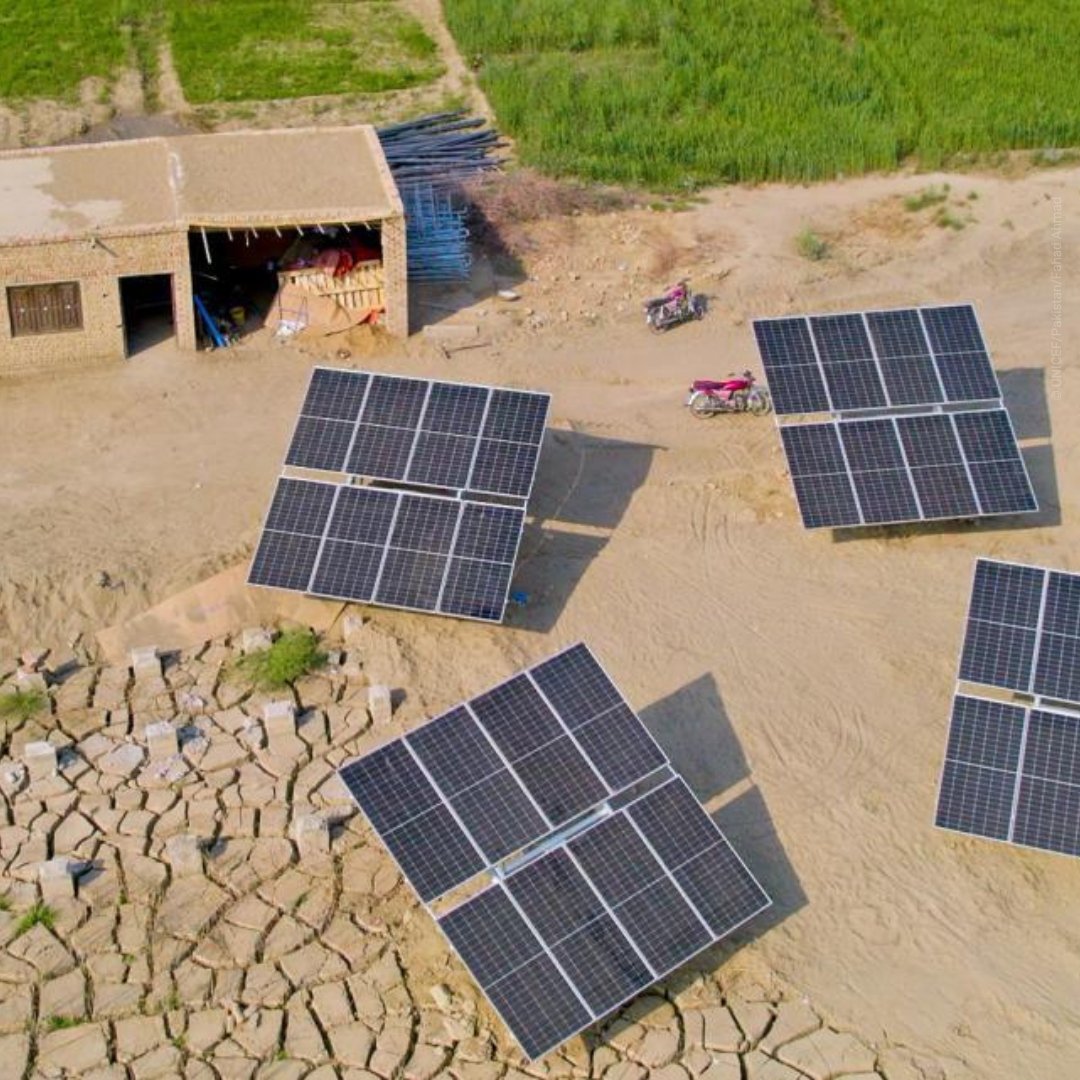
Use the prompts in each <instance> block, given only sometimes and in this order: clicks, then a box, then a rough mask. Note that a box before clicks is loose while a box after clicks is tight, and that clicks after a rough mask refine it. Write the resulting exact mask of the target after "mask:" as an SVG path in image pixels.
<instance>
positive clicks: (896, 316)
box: [866, 308, 930, 360]
mask: <svg viewBox="0 0 1080 1080" xmlns="http://www.w3.org/2000/svg"><path fill="white" fill-rule="evenodd" d="M866 323H867V326H868V327H869V330H870V337H871V339H872V340H873V342H874V348H875V349H876V351H877V355H878V357H879V358H880V359H882V360H885V359H887V358H888V359H892V358H897V357H919V356H927V357H928V356H929V355H930V345H929V343H928V342H927V340H926V334H925V333H924V331H923V325H922V319H921V318H920V317H919V311H918V308H898V309H896V310H894V311H868V312H867V313H866Z"/></svg>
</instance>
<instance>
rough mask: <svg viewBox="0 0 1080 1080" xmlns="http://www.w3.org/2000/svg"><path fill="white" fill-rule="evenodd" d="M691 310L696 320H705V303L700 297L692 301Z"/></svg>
mask: <svg viewBox="0 0 1080 1080" xmlns="http://www.w3.org/2000/svg"><path fill="white" fill-rule="evenodd" d="M690 310H691V311H692V312H693V313H694V318H695V319H704V318H705V301H704V300H702V299H701V297H700V296H695V297H694V299H693V300H691V301H690Z"/></svg>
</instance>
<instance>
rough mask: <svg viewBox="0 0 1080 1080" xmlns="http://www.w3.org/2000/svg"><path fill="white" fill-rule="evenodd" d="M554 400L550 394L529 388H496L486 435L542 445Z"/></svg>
mask: <svg viewBox="0 0 1080 1080" xmlns="http://www.w3.org/2000/svg"><path fill="white" fill-rule="evenodd" d="M550 400H551V399H550V398H549V397H548V395H547V394H537V393H532V392H529V391H525V390H492V392H491V400H490V402H489V403H488V411H487V418H486V420H485V421H484V430H483V435H484V438H485V439H500V440H504V441H507V442H518V443H529V444H531V445H533V446H539V445H540V442H541V440H542V439H543V437H544V425H545V424H546V423H547V413H548V405H549V403H550Z"/></svg>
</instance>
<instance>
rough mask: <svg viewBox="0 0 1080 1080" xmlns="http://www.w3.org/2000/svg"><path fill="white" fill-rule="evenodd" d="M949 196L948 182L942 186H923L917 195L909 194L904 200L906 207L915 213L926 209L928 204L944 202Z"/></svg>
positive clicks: (933, 204)
mask: <svg viewBox="0 0 1080 1080" xmlns="http://www.w3.org/2000/svg"><path fill="white" fill-rule="evenodd" d="M948 197H949V185H948V184H942V185H941V187H936V186H933V185H932V186H930V187H925V188H923V189H922V191H920V192H919V193H918V194H917V195H909V196H908V197H907V198H906V199H905V200H904V209H905V210H910V211H911V213H913V214H915V213H918V212H919V211H920V210H925V209H926V208H927V207H928V206H937V205H938V204H939V203H943V202H944V201H945V200H946V199H947V198H948Z"/></svg>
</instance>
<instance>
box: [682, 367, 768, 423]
mask: <svg viewBox="0 0 1080 1080" xmlns="http://www.w3.org/2000/svg"><path fill="white" fill-rule="evenodd" d="M686 405H687V407H688V408H689V409H690V411H691V412H692V413H693V414H694V415H695V416H698V417H706V416H714V415H715V414H716V413H722V412H748V413H753V415H754V416H763V415H764V414H765V413H767V412H769V411H770V410H771V409H772V401H771V400H770V398H769V392H768V390H762V389H761V387H759V386H755V385H754V376H753V375H752V374H751V373H750V372H749V371H744V372H743V373H742V374H741V375H729V376H728V377H727V378H726V379H721V380H720V381H719V382H717V381H715V380H713V379H696V380H695V381H694V384H693V385H692V386H691V387H690V396H689V397H688V398H687V399H686Z"/></svg>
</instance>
